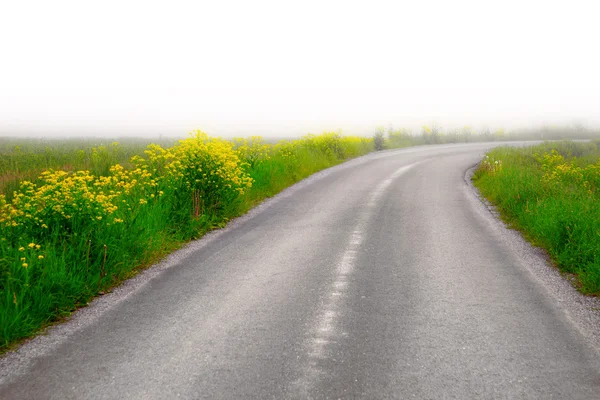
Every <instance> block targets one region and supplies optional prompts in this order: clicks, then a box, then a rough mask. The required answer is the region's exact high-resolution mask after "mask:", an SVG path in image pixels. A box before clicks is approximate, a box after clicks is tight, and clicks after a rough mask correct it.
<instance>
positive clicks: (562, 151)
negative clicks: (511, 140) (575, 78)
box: [473, 140, 600, 295]
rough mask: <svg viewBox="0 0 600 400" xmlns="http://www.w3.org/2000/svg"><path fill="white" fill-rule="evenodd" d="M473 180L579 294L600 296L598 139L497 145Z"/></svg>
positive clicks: (506, 218)
mask: <svg viewBox="0 0 600 400" xmlns="http://www.w3.org/2000/svg"><path fill="white" fill-rule="evenodd" d="M473 181H474V183H475V186H477V187H478V188H479V190H480V191H481V193H482V194H483V195H484V196H485V197H486V198H487V199H489V200H490V202H491V203H492V204H494V205H496V206H497V208H498V210H499V211H500V213H501V215H502V216H503V217H504V219H505V220H506V221H507V222H508V223H509V224H511V225H512V226H514V227H515V228H517V229H519V230H521V231H522V232H523V233H524V234H525V236H526V237H527V238H528V239H529V240H530V241H531V242H532V243H533V244H534V245H537V246H540V247H542V248H544V249H546V250H547V251H548V253H549V254H550V256H551V257H552V259H553V260H554V261H555V263H556V265H557V266H558V268H559V269H560V270H561V271H563V272H566V273H570V274H573V275H574V276H575V277H576V282H577V286H578V288H579V289H580V290H581V291H582V292H583V293H586V294H592V295H600V212H599V210H600V140H595V141H592V142H552V143H551V142H546V143H544V144H541V145H538V146H532V147H525V148H511V147H501V148H496V149H494V150H492V151H490V152H489V153H488V154H487V155H486V157H485V159H484V160H483V162H482V163H481V164H480V166H479V168H478V169H477V171H476V172H475V174H474V176H473Z"/></svg>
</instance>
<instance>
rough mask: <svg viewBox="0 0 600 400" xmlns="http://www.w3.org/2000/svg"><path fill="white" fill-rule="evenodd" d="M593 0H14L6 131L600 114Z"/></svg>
mask: <svg viewBox="0 0 600 400" xmlns="http://www.w3.org/2000/svg"><path fill="white" fill-rule="evenodd" d="M598 15H599V13H598V10H597V8H596V5H595V4H594V2H593V1H577V0H570V1H527V0H520V1H512V0H510V1H506V0H503V1H493V2H492V1H482V0H479V1H463V0H452V1H422V0H411V1H407V2H403V1H376V0H370V1H348V0H345V1H326V0H319V1H312V0H302V1H284V0H280V1H261V0H252V1H250V0H248V1H223V0H211V1H189V2H188V1H185V2H184V1H176V0H169V1H148V0H145V1H127V0H118V1H106V0H104V1H95V2H92V1H81V0H79V1H61V0H52V1H46V0H44V1H27V0H18V1H4V2H2V3H1V5H0V54H1V58H0V134H13V135H16V134H29V135H32V136H44V135H58V134H62V135H76V134H79V135H81V134H107V135H112V136H115V135H147V136H156V135H158V134H165V135H178V136H183V135H185V134H186V133H187V132H188V131H190V130H192V129H202V130H205V131H207V132H208V133H210V134H213V135H236V134H237V135H249V134H262V135H264V136H282V135H299V134H304V133H306V132H308V131H310V132H313V133H316V132H319V131H322V130H325V129H328V130H337V129H343V130H344V131H345V132H347V133H365V132H371V131H372V130H373V129H374V128H375V127H376V126H378V125H381V126H386V127H387V126H389V125H393V126H395V127H405V126H406V127H411V128H414V127H418V126H420V125H421V124H424V123H428V124H431V123H436V124H439V125H442V126H446V127H451V126H462V125H471V126H475V127H477V126H488V127H491V128H496V127H506V128H511V127H516V126H532V125H535V124H557V123H572V122H573V121H578V122H581V123H584V124H587V125H596V126H597V125H599V124H600V114H599V113H598V109H599V107H598V105H600V60H599V57H600V53H599V51H598V38H600V23H598Z"/></svg>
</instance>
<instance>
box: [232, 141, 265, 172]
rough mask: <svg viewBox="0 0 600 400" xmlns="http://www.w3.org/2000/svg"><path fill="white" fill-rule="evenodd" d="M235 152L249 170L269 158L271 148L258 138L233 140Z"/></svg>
mask: <svg viewBox="0 0 600 400" xmlns="http://www.w3.org/2000/svg"><path fill="white" fill-rule="evenodd" d="M233 143H234V148H235V151H236V153H237V155H238V157H239V158H240V160H242V161H243V162H244V163H246V165H247V166H248V167H249V168H253V167H255V166H257V165H258V164H260V163H262V162H263V161H266V160H269V159H270V158H271V153H272V151H273V146H271V145H269V144H266V143H264V142H263V140H262V138H261V137H260V136H251V137H250V138H235V139H233Z"/></svg>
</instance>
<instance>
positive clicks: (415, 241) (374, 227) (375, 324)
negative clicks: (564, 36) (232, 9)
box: [0, 144, 600, 399]
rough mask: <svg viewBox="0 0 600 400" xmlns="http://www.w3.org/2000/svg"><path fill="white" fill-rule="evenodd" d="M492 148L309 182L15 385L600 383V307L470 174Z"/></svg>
mask: <svg viewBox="0 0 600 400" xmlns="http://www.w3.org/2000/svg"><path fill="white" fill-rule="evenodd" d="M491 146H493V145H492V144H463V145H441V146H424V147H415V148H409V149H403V150H394V151H386V152H381V153H376V154H371V155H368V156H365V157H362V158H360V159H356V160H352V161H350V162H348V163H346V164H343V165H340V166H337V167H334V168H332V169H329V170H326V171H323V172H321V173H319V174H317V175H315V176H313V177H311V178H309V179H307V180H305V181H303V182H301V183H299V184H298V185H296V186H294V187H292V188H290V189H288V190H286V191H284V192H283V193H282V194H280V195H279V196H277V197H275V198H274V199H271V200H269V201H267V202H266V203H264V204H263V205H261V206H259V207H258V208H257V209H255V210H253V211H252V212H251V213H250V214H249V215H247V216H244V217H242V218H240V219H238V220H236V221H233V222H232V223H231V224H230V226H229V227H227V228H226V229H223V230H221V231H218V232H215V233H213V234H210V235H208V236H207V237H205V238H204V239H202V240H200V241H197V242H194V243H192V244H190V245H189V246H188V247H186V248H184V249H182V250H180V251H179V252H176V253H175V254H173V255H172V256H171V257H169V258H168V259H167V260H165V261H164V262H163V263H161V264H159V265H157V266H155V267H152V268H151V269H149V270H147V271H145V272H144V273H142V274H140V275H139V276H138V277H136V278H134V279H133V280H131V281H129V282H127V283H126V284H125V285H124V286H123V287H121V288H118V289H116V290H115V291H114V292H113V293H110V294H108V295H106V296H104V297H102V298H99V299H98V300H97V301H96V302H95V303H93V304H92V305H91V306H90V307H87V308H86V309H83V310H81V312H78V313H76V315H75V316H74V317H73V318H72V320H71V321H68V322H67V323H65V324H62V325H60V326H57V327H56V328H55V329H53V330H51V332H50V333H49V334H48V335H46V336H42V337H39V338H38V339H36V340H34V341H33V342H31V343H29V344H26V345H25V346H23V347H22V348H21V349H20V350H19V351H17V352H15V353H11V354H8V355H7V356H5V357H4V358H3V359H0V399H172V398H177V397H179V398H184V399H199V398H206V399H288V398H289V399H338V398H341V399H388V398H396V399H405V398H417V399H441V398H452V399H493V398H503V399H521V398H532V399H554V398H555V399H598V398H600V355H599V347H598V334H597V333H596V332H597V331H598V330H600V325H594V324H596V323H598V321H600V318H599V317H598V310H597V309H595V307H591V306H590V305H589V304H591V303H586V301H588V300H586V299H582V298H581V297H580V296H579V295H578V294H577V293H575V292H574V291H573V290H572V289H571V288H570V286H569V285H568V284H567V283H566V282H565V281H564V280H562V278H560V277H559V276H558V274H557V273H556V271H554V270H553V269H552V268H549V267H547V266H546V265H545V264H544V261H543V256H542V255H541V254H540V252H539V251H536V250H535V249H532V248H530V247H529V246H528V245H526V244H524V243H523V242H522V240H521V239H520V238H519V237H518V235H515V233H514V232H511V231H509V230H507V229H505V228H504V226H503V225H502V224H501V223H499V222H498V221H497V220H496V219H495V217H494V215H493V214H492V213H491V212H490V211H489V210H488V208H487V207H486V206H485V204H484V203H483V202H481V201H480V200H479V198H478V197H477V194H476V192H475V191H474V190H473V188H472V187H471V186H470V185H469V183H468V179H466V178H465V176H466V174H467V171H468V170H469V169H470V168H471V167H473V166H474V165H475V164H476V163H477V162H478V161H479V160H480V159H481V157H482V156H483V154H484V152H485V150H486V149H488V148H490V147H491ZM589 301H590V302H592V303H593V302H594V301H595V300H593V299H591V300H589Z"/></svg>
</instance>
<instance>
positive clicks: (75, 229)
mask: <svg viewBox="0 0 600 400" xmlns="http://www.w3.org/2000/svg"><path fill="white" fill-rule="evenodd" d="M536 135H537V136H536ZM542 135H543V134H542ZM539 136H540V134H539V133H532V134H531V139H538V138H539ZM524 137H527V138H529V136H524ZM517 138H518V137H516V136H514V135H513V134H505V133H504V132H503V131H497V132H494V133H489V132H483V133H478V134H475V133H474V132H472V131H471V129H470V128H468V127H465V128H463V129H460V130H455V131H442V130H441V129H439V128H437V127H435V126H433V127H429V126H424V127H423V128H422V130H421V131H420V132H419V133H418V134H414V133H411V132H409V131H407V130H402V129H400V130H395V129H393V128H389V129H387V130H385V129H380V130H378V131H377V132H376V133H375V135H373V137H371V138H365V137H356V136H354V137H353V136H342V135H341V134H339V133H324V134H321V135H307V136H304V137H302V138H300V139H297V140H280V141H277V142H266V141H264V140H263V139H262V138H260V137H250V138H239V139H231V140H223V139H219V138H212V137H209V136H208V135H206V134H205V133H203V132H200V131H197V132H194V133H192V134H191V135H190V136H189V137H188V138H187V139H184V140H180V141H177V142H175V141H169V140H162V141H159V143H154V144H149V143H148V142H145V141H144V140H141V139H131V140H122V141H119V143H117V142H112V141H106V142H102V143H98V139H96V140H94V139H89V140H80V139H77V140H47V141H41V140H30V139H0V353H1V352H2V351H5V350H6V349H7V348H9V346H10V345H11V344H13V343H16V342H18V341H19V340H20V339H22V338H26V337H29V336H31V335H33V334H35V333H36V332H38V331H39V330H40V329H41V328H43V327H44V326H47V325H48V324H51V323H52V322H54V321H57V320H60V319H61V318H63V317H65V316H68V315H69V314H70V313H71V312H72V311H73V310H74V309H76V308H77V307H80V306H83V305H85V304H87V303H88V302H89V301H90V300H91V299H92V298H93V297H94V296H97V295H98V294H101V293H103V292H105V291H107V290H110V288H111V287H114V286H115V285H117V284H119V283H120V282H122V281H123V280H124V279H127V278H128V277H131V276H133V275H135V274H136V273H137V271H139V270H140V269H142V268H144V267H145V266H148V265H151V264H152V263H153V262H156V261H157V260H158V259H160V258H161V257H163V256H165V255H166V254H168V253H169V252H171V251H173V250H174V249H176V248H178V247H180V246H181V244H183V243H185V242H187V241H189V240H191V239H195V238H199V237H201V236H202V235H203V234H204V233H206V232H207V231H209V230H211V229H215V228H219V227H222V226H224V225H225V224H226V223H227V221H229V220H230V219H231V218H234V217H236V216H239V215H241V214H244V213H245V212H247V211H248V210H249V209H250V208H252V207H253V206H255V205H256V204H258V203H260V202H261V201H263V200H264V199H265V198H268V197H271V196H273V195H275V194H277V193H278V192H280V191H281V190H283V189H285V188H286V187H288V186H290V185H292V184H294V183H295V182H298V181H299V180H302V179H304V178H305V177H307V176H309V175H311V174H313V173H315V172H317V171H320V170H322V169H325V168H328V167H330V166H333V165H336V164H339V163H341V162H343V161H345V160H348V159H350V158H353V157H358V156H361V155H364V154H366V153H368V152H371V151H374V150H383V149H389V148H399V147H407V146H414V145H422V144H433V143H457V142H474V141H489V140H513V139H517ZM534 160H535V159H534ZM581 160H582V159H577V163H579V162H581ZM505 162H506V161H505ZM536 162H537V161H536ZM578 165H579V164H578ZM487 175H490V176H492V177H495V175H493V174H487ZM487 175H486V174H484V173H483V172H480V173H479V176H480V178H481V179H480V181H481V182H482V184H483V183H484V181H485V179H488V178H487V177H486V176H487ZM586 176H587V175H586ZM594 185H595V184H594ZM595 188H596V186H594V187H593V190H595ZM588 206H589V207H591V204H590V205H588ZM596 218H597V217H596ZM569 226H570V228H569V229H570V230H569V231H568V232H569V235H574V233H573V232H579V229H580V225H577V228H576V227H575V225H573V226H572V227H571V225H569ZM596 226H598V225H596ZM577 234H579V233H577ZM594 251H595V250H594ZM572 253H573V252H572ZM569 254H571V253H569ZM573 254H575V253H573ZM586 254H587V253H586ZM594 254H596V255H597V254H598V252H597V251H596V253H594ZM573 257H575V255H573ZM588 258H589V257H588ZM594 262H595V263H596V264H595V265H596V266H597V265H598V259H597V258H596V259H595V261H594ZM586 279H588V280H589V282H588V281H585V282H587V283H585V285H586V286H585V287H586V288H590V287H598V285H600V283H599V282H598V280H599V278H598V275H595V278H594V275H589V278H586ZM594 279H595V280H594ZM592 281H593V282H596V283H595V285H596V286H593V284H592V283H590V282H592ZM590 285H591V286H590ZM590 290H591V289H590ZM594 290H597V289H594Z"/></svg>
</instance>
